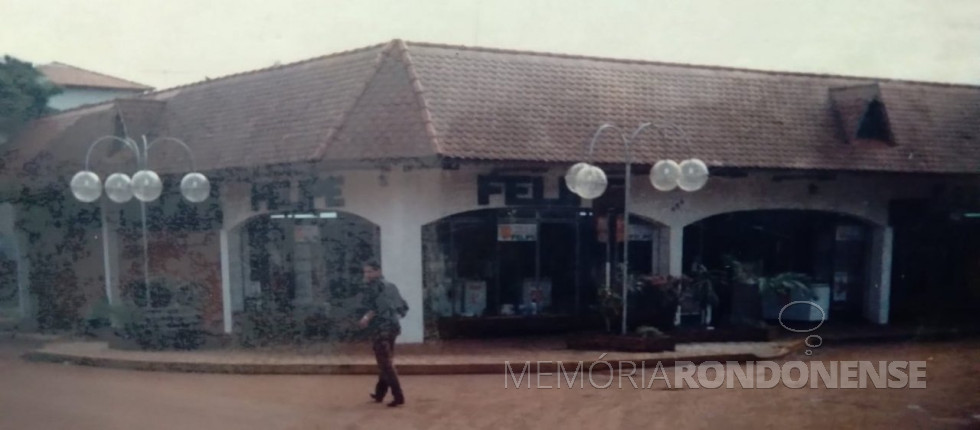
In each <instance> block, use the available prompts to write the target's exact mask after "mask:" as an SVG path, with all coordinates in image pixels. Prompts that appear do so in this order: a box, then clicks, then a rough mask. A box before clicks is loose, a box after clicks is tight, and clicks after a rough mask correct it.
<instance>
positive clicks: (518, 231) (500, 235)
mask: <svg viewBox="0 0 980 430" xmlns="http://www.w3.org/2000/svg"><path fill="white" fill-rule="evenodd" d="M497 240H498V241H500V242H534V241H535V240H538V225H537V224H500V225H498V226H497Z"/></svg>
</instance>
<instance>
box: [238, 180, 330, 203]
mask: <svg viewBox="0 0 980 430" xmlns="http://www.w3.org/2000/svg"><path fill="white" fill-rule="evenodd" d="M343 185H344V177H343V176H330V177H326V178H314V179H308V180H304V181H299V199H298V200H295V199H293V198H292V195H293V193H292V182H291V181H274V182H264V183H256V184H252V210H253V211H257V210H259V208H260V207H261V203H262V202H265V204H266V207H267V208H268V210H270V211H274V210H280V209H295V210H312V209H313V208H314V204H313V200H314V199H315V198H317V197H323V198H324V200H325V201H326V205H327V207H343V206H344V196H343V192H342V191H343Z"/></svg>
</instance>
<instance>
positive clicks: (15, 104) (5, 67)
mask: <svg viewBox="0 0 980 430" xmlns="http://www.w3.org/2000/svg"><path fill="white" fill-rule="evenodd" d="M60 92H61V89H60V88H58V87H56V86H55V85H53V84H52V83H51V82H50V81H48V80H47V79H46V78H45V77H44V75H43V74H41V72H39V71H38V70H37V69H35V68H34V66H33V65H32V64H31V63H28V62H25V61H20V60H18V59H16V58H13V57H11V56H9V55H5V56H4V57H3V58H2V59H0V144H3V143H6V142H7V141H8V140H9V139H10V138H12V137H13V136H14V134H15V133H16V132H17V131H18V130H19V129H20V127H22V126H23V125H24V124H26V123H27V122H28V121H30V120H32V119H34V118H37V117H39V116H41V115H43V114H45V113H47V112H48V111H49V109H48V99H49V98H50V97H51V96H54V95H56V94H58V93H60Z"/></svg>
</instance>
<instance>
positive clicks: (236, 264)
mask: <svg viewBox="0 0 980 430" xmlns="http://www.w3.org/2000/svg"><path fill="white" fill-rule="evenodd" d="M242 259H243V256H242V229H241V228H235V229H232V230H230V231H228V269H229V272H230V273H229V274H228V281H229V282H230V283H231V285H230V287H231V310H232V313H233V314H234V312H241V311H244V310H245V290H244V289H243V286H244V285H245V282H244V279H243V268H242ZM222 276H224V272H222ZM222 285H224V284H222Z"/></svg>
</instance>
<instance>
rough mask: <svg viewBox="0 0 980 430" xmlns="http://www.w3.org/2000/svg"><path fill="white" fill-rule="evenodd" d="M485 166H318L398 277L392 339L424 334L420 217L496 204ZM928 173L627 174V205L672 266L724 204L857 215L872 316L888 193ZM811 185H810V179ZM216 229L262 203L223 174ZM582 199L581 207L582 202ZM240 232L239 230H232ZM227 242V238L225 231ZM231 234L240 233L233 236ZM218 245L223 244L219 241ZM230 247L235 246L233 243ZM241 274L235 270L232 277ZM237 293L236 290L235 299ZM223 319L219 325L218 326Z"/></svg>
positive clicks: (886, 256) (880, 300)
mask: <svg viewBox="0 0 980 430" xmlns="http://www.w3.org/2000/svg"><path fill="white" fill-rule="evenodd" d="M564 169H565V167H561V168H553V169H550V170H548V171H547V172H544V173H520V174H522V175H531V176H534V175H543V176H544V177H545V197H546V198H555V197H557V195H558V189H557V187H558V183H559V182H558V179H559V178H560V177H561V176H563V175H564V173H565V171H564ZM491 170H492V168H491V167H476V166H463V167H461V168H459V169H458V170H441V169H426V170H414V171H407V172H406V171H402V170H401V169H394V170H392V171H390V172H387V173H384V174H383V176H384V179H381V176H382V172H380V171H357V172H326V171H325V172H323V173H322V175H324V176H326V175H340V176H343V177H344V185H343V187H342V189H343V199H344V203H345V204H344V206H343V207H328V206H327V205H326V204H325V202H324V200H323V199H322V198H320V199H316V200H315V202H314V203H315V206H316V209H317V210H326V209H334V210H342V211H345V212H349V213H353V214H355V215H358V216H361V217H363V218H366V219H367V220H369V221H371V222H373V223H375V224H377V225H378V226H380V229H381V263H382V266H383V267H382V268H383V270H384V272H385V276H386V277H387V278H388V279H389V280H390V281H392V282H394V283H395V284H396V285H398V287H399V289H400V291H401V293H402V295H403V296H404V297H405V299H406V301H407V302H408V303H409V306H410V308H411V310H410V311H409V314H408V316H407V317H406V318H405V319H404V320H403V321H402V327H403V334H402V336H401V337H400V338H399V341H400V342H409V343H412V342H421V341H422V339H423V317H422V309H423V287H422V267H423V266H422V252H421V250H422V242H421V229H422V226H424V225H425V224H428V223H430V222H433V221H436V220H438V219H441V218H443V217H446V216H449V215H453V214H457V213H461V212H466V211H471V210H478V209H487V208H494V207H503V206H504V201H503V200H504V199H503V196H502V195H494V196H492V197H491V199H490V202H489V204H488V205H484V206H481V205H479V204H478V202H477V176H478V175H480V174H486V173H489V172H490V171H491ZM933 182H934V181H933V180H928V179H909V178H908V177H899V176H882V175H878V176H874V175H857V174H841V175H838V176H837V177H836V178H835V179H833V180H826V181H816V180H792V181H783V182H774V181H773V180H772V174H767V173H754V174H752V175H750V176H748V177H743V178H712V179H711V180H710V181H709V183H708V185H707V186H706V187H705V188H704V189H702V190H700V191H698V192H693V193H687V192H683V191H679V190H678V191H672V192H666V193H665V192H658V191H656V190H654V189H653V187H652V186H650V184H649V181H648V179H647V178H646V177H645V176H642V175H638V176H636V177H634V178H633V190H634V193H633V213H634V214H637V215H640V216H642V217H645V218H648V219H650V220H653V221H656V222H659V223H661V224H663V225H664V228H663V229H661V233H662V237H664V238H665V239H667V243H666V244H664V243H661V247H660V248H659V249H658V251H659V252H657V253H656V254H657V255H660V256H661V257H660V258H661V259H662V261H660V262H657V263H658V264H655V265H654V267H667V268H669V272H670V273H671V274H674V275H679V274H680V273H681V272H682V270H683V266H682V264H683V262H682V261H681V258H682V252H683V228H684V227H685V226H687V225H689V224H691V223H694V222H697V221H699V220H702V219H704V218H707V217H710V216H713V215H718V214H722V213H726V212H733V211H745V210H759V209H800V210H818V211H829V212H836V213H840V214H847V215H852V216H855V217H858V218H860V219H862V220H864V221H866V222H868V223H869V224H871V225H872V226H874V227H875V231H876V233H875V240H874V241H873V248H874V250H873V251H872V252H873V253H875V254H876V256H875V257H874V258H873V260H872V262H873V264H872V267H871V268H872V271H873V274H872V276H871V278H872V280H871V282H869V288H872V287H873V288H874V291H872V293H871V294H868V295H867V297H868V300H869V301H873V302H874V303H870V302H869V303H866V310H867V312H866V314H867V315H868V317H869V319H870V320H872V321H875V322H879V323H885V322H887V312H888V306H887V303H888V299H889V297H888V296H889V294H888V292H889V289H888V284H889V282H888V276H889V271H890V258H891V245H890V244H891V241H890V240H889V238H890V229H887V230H886V229H885V228H884V227H885V226H886V225H887V223H888V203H889V200H891V199H895V198H908V197H915V196H925V195H927V192H928V190H929V187H930V186H931V185H932V183H933ZM811 184H814V185H815V186H816V189H815V192H811V187H810V185H811ZM222 200H223V201H222V205H223V210H224V216H225V224H224V225H225V230H226V231H230V230H233V229H236V228H238V227H240V226H241V225H242V223H244V222H245V221H246V220H248V219H249V218H251V217H253V216H256V215H259V214H262V213H265V212H266V211H265V210H264V209H260V210H258V211H252V209H251V203H250V185H249V184H246V183H238V184H234V183H233V184H227V185H226V188H225V189H223V190H222ZM583 206H585V207H588V206H589V202H585V203H584V204H583ZM239 240H240V239H239ZM228 242H229V244H230V243H231V242H233V241H232V240H229V241H228ZM235 243H239V242H235ZM224 249H225V248H223V250H224ZM232 255H235V253H232ZM222 261H223V262H224V264H225V265H226V266H228V267H227V269H226V270H225V271H223V273H225V274H226V275H225V280H224V282H226V283H229V287H228V288H225V291H226V292H227V293H226V294H230V297H229V298H227V299H226V300H227V301H226V303H232V302H233V301H232V298H234V297H238V296H237V294H238V293H232V292H231V291H230V290H231V288H230V283H231V282H232V280H233V279H235V278H236V276H232V275H230V273H231V269H232V267H231V266H235V267H236V268H237V267H240V265H242V262H240V261H237V262H232V260H229V259H223V260H222ZM239 279H240V278H239ZM234 302H235V303H237V300H234ZM228 327H230V325H226V328H228Z"/></svg>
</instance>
